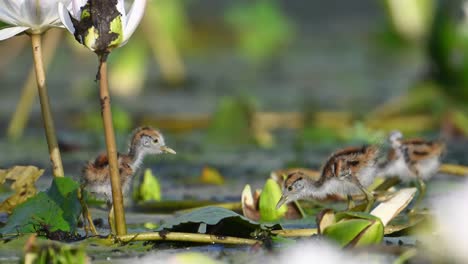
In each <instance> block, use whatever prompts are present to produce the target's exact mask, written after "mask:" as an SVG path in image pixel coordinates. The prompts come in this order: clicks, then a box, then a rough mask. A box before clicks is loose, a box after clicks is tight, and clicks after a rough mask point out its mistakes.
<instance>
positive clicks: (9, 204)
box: [0, 166, 44, 214]
mask: <svg viewBox="0 0 468 264" xmlns="http://www.w3.org/2000/svg"><path fill="white" fill-rule="evenodd" d="M43 173H44V170H42V169H39V168H37V167H34V166H15V167H13V168H10V169H7V170H0V183H1V184H5V183H6V182H7V181H8V182H10V181H12V183H11V185H10V188H11V189H12V190H13V191H14V192H15V193H14V194H13V195H11V196H10V197H8V198H7V199H6V200H5V201H3V202H2V203H1V204H0V212H7V213H8V214H11V212H12V211H13V209H14V208H15V207H16V206H17V205H19V204H21V203H23V202H24V201H26V200H27V199H28V198H30V197H32V196H34V195H36V193H37V190H36V186H34V183H35V182H36V181H37V179H38V178H39V177H40V176H41V175H42V174H43Z"/></svg>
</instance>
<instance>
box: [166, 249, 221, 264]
mask: <svg viewBox="0 0 468 264" xmlns="http://www.w3.org/2000/svg"><path fill="white" fill-rule="evenodd" d="M167 262H168V263H172V264H198V263H204V264H220V263H224V262H220V261H217V260H214V259H212V258H210V257H208V256H207V255H205V254H202V253H199V252H186V253H179V254H176V255H173V256H171V257H170V258H169V259H167Z"/></svg>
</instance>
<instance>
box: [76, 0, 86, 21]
mask: <svg viewBox="0 0 468 264" xmlns="http://www.w3.org/2000/svg"><path fill="white" fill-rule="evenodd" d="M87 2H88V1H87V0H72V7H73V8H72V15H73V17H74V18H75V19H78V20H80V18H81V8H82V7H83V6H85V5H86V3H87Z"/></svg>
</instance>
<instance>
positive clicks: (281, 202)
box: [276, 194, 289, 210]
mask: <svg viewBox="0 0 468 264" xmlns="http://www.w3.org/2000/svg"><path fill="white" fill-rule="evenodd" d="M288 200H289V199H288V196H285V195H284V194H283V195H282V196H281V199H280V200H279V201H278V203H277V204H276V210H278V209H279V208H280V207H281V206H282V205H283V204H285V203H287V202H288Z"/></svg>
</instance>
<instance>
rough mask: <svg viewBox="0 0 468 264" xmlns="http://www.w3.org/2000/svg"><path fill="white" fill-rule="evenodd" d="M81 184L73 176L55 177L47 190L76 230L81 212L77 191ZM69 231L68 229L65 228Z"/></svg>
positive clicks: (72, 228)
mask: <svg viewBox="0 0 468 264" xmlns="http://www.w3.org/2000/svg"><path fill="white" fill-rule="evenodd" d="M79 187H80V186H79V185H78V183H77V182H75V181H73V180H72V179H71V178H67V177H60V178H55V179H54V181H53V182H52V185H51V186H50V188H49V190H47V195H48V196H49V197H50V198H51V199H52V200H53V201H54V202H55V203H56V204H57V205H58V206H59V207H60V208H62V209H63V211H64V213H63V217H64V219H65V221H67V222H68V223H69V224H70V227H71V230H69V231H72V232H74V231H75V229H76V226H77V224H78V217H79V216H80V213H81V204H80V201H79V200H78V196H77V191H78V188H79ZM63 231H68V230H63Z"/></svg>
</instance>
